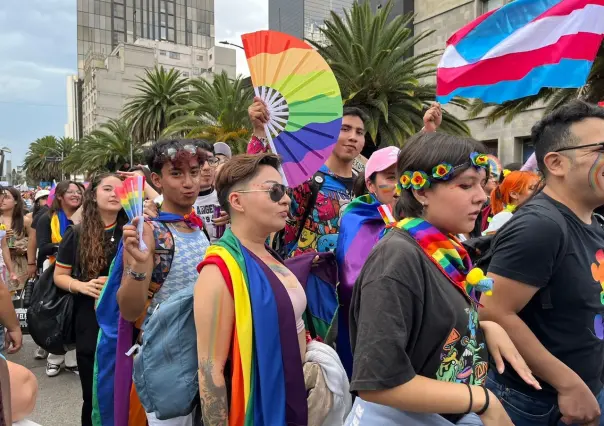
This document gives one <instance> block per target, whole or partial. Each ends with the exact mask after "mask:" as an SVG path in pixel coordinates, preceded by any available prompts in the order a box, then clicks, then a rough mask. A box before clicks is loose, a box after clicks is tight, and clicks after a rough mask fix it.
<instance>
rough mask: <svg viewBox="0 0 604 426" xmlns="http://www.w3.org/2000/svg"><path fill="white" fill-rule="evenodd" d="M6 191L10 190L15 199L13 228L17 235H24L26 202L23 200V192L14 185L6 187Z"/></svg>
mask: <svg viewBox="0 0 604 426" xmlns="http://www.w3.org/2000/svg"><path fill="white" fill-rule="evenodd" d="M4 190H5V192H9V193H10V194H11V195H12V196H13V199H14V200H15V207H14V208H13V214H12V217H11V219H12V221H11V222H12V225H11V227H12V229H13V231H14V232H15V235H16V236H17V237H21V236H23V234H24V233H25V223H24V222H25V221H24V218H25V203H24V202H23V198H22V197H21V192H19V191H18V190H17V189H16V188H13V187H12V186H9V187H6V188H4Z"/></svg>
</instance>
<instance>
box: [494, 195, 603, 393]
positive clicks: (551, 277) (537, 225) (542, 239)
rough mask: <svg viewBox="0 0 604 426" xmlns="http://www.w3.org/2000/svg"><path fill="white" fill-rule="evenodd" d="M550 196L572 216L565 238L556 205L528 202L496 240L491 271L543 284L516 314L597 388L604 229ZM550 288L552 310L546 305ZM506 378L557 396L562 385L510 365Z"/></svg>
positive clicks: (521, 388)
mask: <svg viewBox="0 0 604 426" xmlns="http://www.w3.org/2000/svg"><path fill="white" fill-rule="evenodd" d="M537 197H541V198H545V199H547V200H549V201H550V202H551V203H552V209H554V208H557V209H558V210H559V211H560V213H562V216H563V217H564V219H565V221H566V225H567V226H566V229H567V233H566V235H567V236H566V249H565V247H564V245H565V237H564V234H563V229H562V227H561V225H560V223H559V222H560V221H559V220H556V218H555V210H554V211H553V212H551V211H548V210H547V209H545V208H542V207H539V206H533V205H531V204H530V203H529V204H527V205H526V206H524V207H522V208H521V209H520V210H519V211H518V212H517V213H515V214H514V216H513V217H512V219H510V223H509V225H508V226H506V227H504V228H502V230H500V231H499V234H498V236H497V238H496V239H495V240H494V255H493V258H492V260H491V263H490V265H489V272H492V273H494V274H497V275H500V276H502V277H505V278H509V279H512V280H515V281H519V282H522V283H524V284H527V285H531V286H535V287H539V288H540V290H539V291H538V292H537V293H536V294H535V296H534V297H533V298H532V300H531V301H530V302H529V303H528V304H527V305H526V306H525V307H524V309H522V310H521V311H520V312H519V313H518V316H519V317H520V318H521V319H522V320H523V321H524V322H525V323H526V325H527V326H528V327H529V328H530V329H531V331H532V332H533V333H534V334H535V336H536V337H537V339H539V341H540V342H541V343H542V344H543V345H544V346H545V348H546V349H547V350H548V351H550V352H551V353H552V355H554V356H555V357H556V358H558V359H559V360H560V361H562V362H563V363H564V364H566V365H567V366H568V367H569V368H571V369H572V370H573V371H574V372H576V373H577V374H578V375H579V376H580V377H581V378H582V379H583V380H584V381H585V383H586V384H587V385H588V386H589V388H590V389H591V390H592V392H594V394H597V393H598V392H599V391H600V389H602V372H603V366H604V342H603V340H602V339H603V338H604V335H603V334H602V317H603V316H604V304H603V303H604V299H601V295H604V292H603V289H604V266H602V265H601V264H600V262H602V264H603V265H604V251H602V249H604V231H603V230H602V228H601V227H600V225H599V224H598V222H597V221H596V220H595V218H594V219H592V223H591V224H590V225H587V224H585V223H583V222H582V221H581V220H580V219H579V218H578V217H577V216H576V215H575V214H574V213H573V212H572V211H571V210H570V209H568V208H567V207H566V206H564V205H562V204H560V203H558V202H557V201H554V200H553V199H551V198H550V197H548V196H547V195H545V194H539V195H537ZM545 288H547V291H548V292H549V296H550V298H551V306H552V308H551V309H543V305H544V303H543V302H544V299H543V293H544V291H546V290H545ZM500 379H501V380H502V381H503V382H504V383H506V384H507V385H508V386H509V387H512V388H514V389H517V390H518V391H519V392H522V393H525V394H528V395H534V396H535V397H536V398H539V399H543V398H544V397H547V398H549V399H550V400H552V401H553V400H555V398H556V391H555V390H554V389H553V388H552V387H551V386H549V385H548V384H547V383H543V391H536V390H535V389H533V388H532V387H530V386H528V385H527V384H525V383H524V381H522V379H520V378H519V377H518V375H517V374H516V372H515V371H514V369H512V368H510V367H509V366H507V368H506V369H505V372H504V374H503V376H502V377H500Z"/></svg>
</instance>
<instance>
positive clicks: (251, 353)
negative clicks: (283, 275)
mask: <svg viewBox="0 0 604 426" xmlns="http://www.w3.org/2000/svg"><path fill="white" fill-rule="evenodd" d="M204 264H215V265H217V266H218V267H219V268H220V270H221V272H222V274H223V276H224V277H225V281H226V282H227V285H229V287H230V286H231V285H232V291H233V298H234V302H235V303H234V304H235V329H234V332H233V344H232V346H231V350H232V354H231V361H232V381H231V386H232V392H231V406H230V410H229V425H230V426H242V425H245V426H260V425H275V426H277V425H286V424H296V425H306V424H308V408H307V402H306V388H305V385H304V375H303V370H302V360H301V359H300V350H299V344H298V338H297V333H296V321H295V317H294V314H293V308H292V305H291V301H290V298H289V295H288V294H287V290H286V289H285V288H284V287H283V284H282V283H281V282H280V281H279V279H278V278H277V277H276V276H275V274H274V273H273V272H272V271H271V270H270V269H269V268H268V267H267V266H266V265H265V264H264V263H263V262H262V261H261V260H260V259H258V258H257V257H256V256H255V255H254V254H253V253H251V252H250V251H248V250H247V249H246V248H245V247H243V246H242V245H241V244H240V243H239V240H238V239H237V238H236V237H235V235H233V233H232V232H231V231H230V230H227V231H226V233H225V234H224V236H223V237H222V238H221V239H220V241H218V242H217V243H216V244H215V245H213V246H211V247H210V248H209V249H208V251H207V252H206V257H205V260H204V262H203V263H202V265H201V266H203V265H204ZM279 354H281V356H279Z"/></svg>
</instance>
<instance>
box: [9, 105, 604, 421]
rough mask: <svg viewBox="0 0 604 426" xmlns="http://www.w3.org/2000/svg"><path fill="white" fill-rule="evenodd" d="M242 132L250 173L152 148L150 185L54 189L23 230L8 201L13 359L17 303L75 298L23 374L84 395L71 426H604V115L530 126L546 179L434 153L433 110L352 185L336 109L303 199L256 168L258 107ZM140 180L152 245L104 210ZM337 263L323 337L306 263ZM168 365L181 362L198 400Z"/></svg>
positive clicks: (273, 174) (568, 110)
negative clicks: (330, 146) (247, 132)
mask: <svg viewBox="0 0 604 426" xmlns="http://www.w3.org/2000/svg"><path fill="white" fill-rule="evenodd" d="M249 116H250V120H251V122H252V125H253V129H254V131H253V136H252V139H251V140H250V143H249V145H248V152H247V154H241V155H237V156H232V153H231V150H230V148H229V147H228V145H227V144H224V143H220V142H219V143H216V144H214V145H211V144H209V143H208V142H206V141H203V140H195V139H191V140H187V139H183V140H165V141H158V142H156V143H155V144H154V145H153V146H152V147H151V148H150V149H149V151H148V153H147V156H146V158H145V165H144V166H138V167H134V168H132V169H130V170H129V171H121V172H118V173H116V174H103V175H98V176H95V177H93V178H92V179H91V181H90V182H89V183H88V184H87V187H84V186H83V185H82V184H80V183H77V182H71V181H64V182H60V183H59V184H58V185H57V186H56V188H55V193H54V198H53V200H52V203H50V205H46V199H47V197H48V195H49V193H48V191H39V192H38V193H36V194H35V197H34V202H33V205H32V206H31V208H32V212H31V213H28V212H27V210H28V209H27V208H26V207H25V204H24V201H23V199H22V197H21V194H20V193H19V191H17V190H15V189H13V188H3V189H2V192H1V193H0V198H1V199H2V200H1V206H0V221H1V223H2V225H3V226H2V229H3V230H4V234H3V237H2V256H1V258H2V259H3V264H4V265H5V267H4V268H3V269H4V270H5V271H4V274H3V280H4V283H5V284H6V285H2V286H0V322H1V323H2V324H3V325H4V327H6V341H7V342H8V343H9V345H8V346H7V347H6V348H5V349H6V352H8V353H9V354H10V353H14V352H15V351H17V350H19V349H20V347H21V345H22V336H21V334H20V330H19V323H18V321H16V320H15V316H14V310H13V308H12V304H10V293H9V287H8V285H9V284H10V285H14V286H16V288H19V287H22V285H23V283H24V282H25V280H27V279H28V278H29V277H35V276H36V275H37V274H39V272H40V271H42V270H44V269H45V268H46V267H49V265H54V284H55V285H56V286H57V287H59V288H61V289H63V290H64V291H66V292H68V293H72V294H73V295H74V296H73V297H74V327H75V349H73V350H72V351H69V352H67V353H66V354H64V355H56V354H47V353H45V351H44V349H43V348H38V350H37V351H36V353H35V356H36V357H37V358H40V359H42V358H46V360H47V369H46V372H47V374H48V375H49V376H51V377H53V376H56V375H57V374H59V373H60V372H61V370H62V369H67V370H71V371H73V372H76V373H78V374H79V378H80V381H81V386H82V398H83V403H82V409H81V422H82V425H95V426H106V425H110V424H111V425H120V426H122V425H135V426H138V425H141V426H142V425H145V424H148V425H150V426H155V425H169V426H192V425H198V424H204V425H205V426H213V425H226V424H228V425H233V426H235V425H236V426H239V425H244V424H258V425H283V424H298V425H302V424H305V425H306V424H308V425H326V426H331V425H347V426H348V425H386V424H404V425H443V426H444V425H451V424H457V425H486V426H494V425H497V426H499V425H512V424H515V425H520V426H522V425H547V426H549V425H558V424H561V423H560V422H563V423H564V424H580V425H604V421H602V420H600V419H601V410H602V405H603V404H604V391H603V380H604V319H603V318H604V317H603V315H604V308H603V304H604V296H602V295H603V294H604V291H603V290H602V289H603V288H604V284H603V283H604V273H602V267H601V265H602V263H604V230H603V229H602V224H601V223H600V221H599V219H598V218H597V215H595V214H594V212H595V211H598V210H599V209H601V208H602V206H603V205H604V156H603V152H604V142H602V141H603V140H604V109H602V108H600V107H598V106H595V105H591V104H588V103H585V102H581V101H573V102H571V103H569V104H567V105H564V106H562V107H560V108H559V109H558V110H556V111H554V112H552V113H550V114H549V115H548V116H546V117H545V118H543V119H542V120H541V121H540V122H538V123H536V124H535V126H534V128H533V132H532V141H533V143H534V145H535V160H536V167H534V168H533V167H530V165H526V166H525V167H522V164H517V165H516V164H510V165H506V166H505V167H504V168H503V169H505V170H502V171H500V170H495V169H493V167H491V166H490V162H489V156H488V155H487V152H486V148H485V147H484V146H483V145H482V144H481V143H480V142H478V141H475V140H473V139H470V138H463V137H457V136H452V135H448V134H445V133H441V132H438V131H437V130H438V127H439V126H440V124H441V120H442V111H441V108H440V105H438V104H434V105H432V107H431V108H429V109H428V110H427V111H426V113H425V115H424V128H423V129H422V130H421V131H420V132H419V133H418V134H417V135H415V136H413V137H412V138H411V139H410V140H408V141H407V142H406V143H405V144H404V146H403V147H402V148H400V149H399V148H396V147H384V148H381V149H378V150H377V151H375V152H374V153H373V154H372V155H371V156H370V158H369V159H368V161H367V163H366V165H365V169H364V171H363V172H361V173H357V172H356V171H355V170H353V161H354V160H355V158H357V157H358V156H359V154H360V153H361V151H362V150H363V147H364V144H365V128H366V120H367V119H366V117H365V115H364V114H363V112H362V111H360V110H358V109H355V108H344V113H343V120H342V127H341V131H340V134H339V138H338V140H337V143H336V144H335V148H334V150H333V152H332V153H331V155H330V156H329V158H328V159H327V161H326V162H325V165H324V166H323V167H321V169H320V170H318V171H317V172H316V173H315V174H314V175H313V176H312V177H311V179H309V181H307V182H305V183H303V184H301V185H299V186H297V187H295V188H287V187H286V186H284V185H283V181H282V177H281V173H280V164H281V163H280V158H279V157H278V156H277V155H275V154H274V153H271V152H270V149H269V148H268V146H269V144H268V143H267V139H266V134H265V133H264V128H265V124H266V122H267V119H268V111H267V109H266V106H265V105H264V103H263V102H262V101H261V100H260V99H255V101H254V103H253V105H251V106H250V108H249ZM136 175H143V176H145V178H146V179H145V182H146V184H145V188H144V193H145V198H146V200H147V201H146V202H145V223H144V224H143V225H142V228H141V227H139V226H138V225H139V224H138V223H137V222H138V220H140V219H137V220H135V221H134V222H132V223H130V222H129V221H128V218H127V217H126V214H125V212H124V211H123V210H122V206H121V204H120V200H119V198H118V196H117V193H116V188H117V187H118V186H120V185H121V183H122V180H123V179H124V178H126V177H132V176H136ZM141 229H142V232H141V231H140V230H141ZM330 256H331V257H330ZM328 258H333V261H334V264H337V275H338V276H337V278H336V279H335V281H337V282H338V286H337V296H338V301H337V304H338V305H339V308H338V309H337V314H335V315H334V318H333V321H332V322H331V323H329V324H327V327H326V328H324V329H323V328H320V327H319V328H318V327H317V324H318V323H317V322H316V321H315V320H316V319H317V318H318V317H319V316H321V314H320V313H319V312H325V311H327V310H329V306H328V305H329V303H330V302H329V297H328V295H327V293H324V294H321V295H319V296H318V297H317V295H316V294H314V293H313V292H314V290H313V289H314V288H316V287H312V289H311V287H310V284H309V282H310V281H309V272H308V269H306V272H305V273H300V271H299V269H300V268H298V265H299V264H296V262H297V261H300V260H302V259H310V262H309V264H310V267H309V268H310V271H311V272H310V274H311V275H312V274H314V275H313V276H314V277H315V278H313V279H317V280H318V279H322V280H323V281H325V282H326V281H328V280H327V278H325V276H326V275H329V274H328V273H327V272H326V271H327V268H326V267H325V268H324V265H326V263H322V262H323V260H324V259H328ZM187 301H191V303H190V305H187V304H186V303H187ZM317 301H318V305H317ZM174 305H177V306H178V309H180V310H175V308H174V307H173V306H174ZM187 306H189V307H188V308H187ZM112 307H113V308H112ZM186 309H189V311H187V310H186ZM11 312H12V315H11ZM176 312H179V314H178V315H177V314H176ZM183 312H185V313H184V314H183ZM186 312H189V314H190V315H189V314H187V313H186ZM170 315H172V316H173V317H170ZM179 315H180V316H179ZM189 317H190V318H191V319H190V322H187V321H188V320H187V318H189ZM111 324H113V325H114V327H115V328H110V327H109V325H111ZM118 324H119V327H118ZM123 324H129V326H130V330H131V333H130V334H129V335H128V339H127V340H128V341H127V342H126V345H127V348H130V347H131V346H132V347H131V349H130V350H129V351H128V353H127V357H126V355H125V351H122V352H123V353H122V352H120V351H121V349H119V350H117V351H116V350H115V348H114V347H113V346H111V343H109V342H111V341H113V340H117V347H119V348H122V346H120V345H121V343H120V339H121V336H122V334H119V333H121V330H122V325H123ZM108 327H109V328H108ZM118 328H119V329H120V332H119V333H118V331H117V330H118ZM111 330H113V332H112V331H111ZM112 333H113V334H112ZM162 333H163V334H162ZM116 335H117V337H115V336H116ZM112 336H113V337H112ZM112 339H113V340H112ZM179 339H180V341H179ZM175 340H176V341H175ZM187 344H188V345H189V346H194V349H193V352H190V351H189V350H188V349H186V347H187ZM175 348H176V349H175ZM174 351H177V352H178V351H180V355H183V356H188V354H189V353H194V354H195V355H192V356H193V358H194V359H193V360H192V364H193V366H194V367H193V369H194V374H197V376H198V380H192V379H191V378H190V377H186V373H187V372H188V371H189V370H186V365H185V364H187V363H186V362H181V361H178V362H177V361H176V360H175V359H174V356H175V352H174ZM116 353H117V355H116ZM107 354H109V358H107ZM120 357H126V358H127V359H130V361H129V364H128V363H126V364H127V365H129V370H122V367H123V365H124V364H123V363H122V361H121V360H120ZM156 359H159V360H161V361H162V362H163V363H164V364H163V365H164V366H165V371H164V372H162V371H154V370H155V369H159V370H161V369H162V368H163V367H157V365H158V364H157V362H156ZM179 359H180V358H179ZM108 360H110V361H108ZM188 361H191V360H188ZM154 362H155V363H154ZM189 364H190V362H189ZM4 365H5V361H4V360H2V363H1V365H0V367H1V368H0V381H2V384H3V387H2V398H3V400H4V401H9V403H8V405H7V404H4V406H5V407H9V406H10V407H11V408H12V410H9V411H12V413H11V414H12V418H13V420H14V419H20V418H23V417H25V416H26V415H27V414H28V413H30V412H31V410H32V409H33V407H34V404H35V396H36V390H37V384H36V382H35V378H34V377H33V375H32V374H31V373H30V372H28V371H27V370H26V369H24V368H23V367H20V366H18V365H16V364H14V363H11V362H6V366H7V368H8V371H7V373H6V374H4V372H3V371H4V370H3V368H4ZM159 365H161V363H160V364H159ZM168 365H169V367H168ZM122 371H127V372H128V374H127V376H128V380H126V381H125V382H124V380H123V377H121V376H120V374H122ZM3 374H4V375H3ZM162 374H163V376H162ZM168 375H170V376H174V377H169V376H168ZM181 375H182V376H183V378H182V380H181V382H186V385H189V384H191V383H192V382H194V385H193V389H194V394H195V395H194V396H191V395H190V393H189V394H185V393H184V390H181V385H180V384H179V382H178V380H174V379H175V378H176V379H178V378H180V377H181ZM7 376H8V377H10V384H11V386H10V390H9V389H8V388H7V389H6V392H5V387H4V384H5V382H4V380H3V379H4V378H5V377H7ZM129 377H132V378H133V381H132V380H129ZM122 382H123V383H122ZM124 383H125V384H124ZM169 383H175V385H174V386H173V387H169V388H167V387H164V386H161V385H162V384H166V386H167V385H168V384H169ZM123 386H125V387H123ZM182 386H183V387H184V386H185V384H182ZM103 389H110V392H109V393H107V395H109V394H110V398H105V396H106V394H105V393H104V391H103ZM118 389H126V391H127V392H126V393H123V392H120V391H118ZM183 389H184V388H183ZM171 392H172V394H171ZM6 393H8V394H9V397H10V399H6V397H7V396H6ZM187 395H189V399H188V400H187V401H184V403H182V404H181V402H182V401H181V400H182V399H183V398H184V399H186V397H187ZM179 404H180V405H179ZM181 406H184V408H180V407H181ZM124 407H126V408H125V409H124ZM6 412H7V410H5V413H6ZM107 419H109V420H107Z"/></svg>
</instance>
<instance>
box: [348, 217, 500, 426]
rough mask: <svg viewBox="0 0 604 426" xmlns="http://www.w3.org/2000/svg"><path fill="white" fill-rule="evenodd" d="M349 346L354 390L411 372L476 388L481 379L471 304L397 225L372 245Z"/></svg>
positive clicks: (480, 349) (398, 381)
mask: <svg viewBox="0 0 604 426" xmlns="http://www.w3.org/2000/svg"><path fill="white" fill-rule="evenodd" d="M350 341H351V344H352V350H353V354H354V361H353V369H352V370H353V371H352V383H351V390H352V391H354V392H358V391H361V390H384V389H392V388H394V387H396V386H399V385H402V384H404V383H407V382H408V381H410V380H411V379H413V377H415V375H416V374H419V375H422V376H425V377H428V378H432V379H438V380H442V381H447V382H460V383H470V384H476V385H484V383H485V380H486V375H487V370H488V353H487V350H486V343H485V341H484V336H483V334H482V331H481V330H480V328H479V324H478V312H477V310H476V306H475V305H474V303H470V301H469V300H468V299H467V298H466V296H464V295H463V294H462V292H461V290H459V289H458V288H456V287H455V286H454V285H453V283H452V282H451V281H449V279H448V278H447V277H445V275H444V274H443V273H442V272H441V271H440V270H439V269H438V268H437V266H436V265H435V264H434V263H433V262H432V261H431V260H430V259H429V258H428V257H427V256H426V254H424V252H423V251H422V249H421V248H420V246H419V245H418V244H417V242H416V241H415V240H414V239H413V238H412V237H411V236H410V235H409V234H408V233H407V232H406V231H404V230H400V229H398V228H394V229H392V230H391V231H389V232H388V234H387V235H386V236H385V237H384V238H383V239H382V240H381V241H380V242H379V243H378V245H377V246H376V247H375V248H374V250H373V251H372V252H371V254H370V256H369V258H368V259H367V262H366V263H365V266H364V267H363V270H362V271H361V274H360V276H359V278H358V279H357V282H356V284H355V286H354V290H353V294H352V304H351V308H350ZM445 417H447V418H449V419H453V418H457V417H458V416H445Z"/></svg>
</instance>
